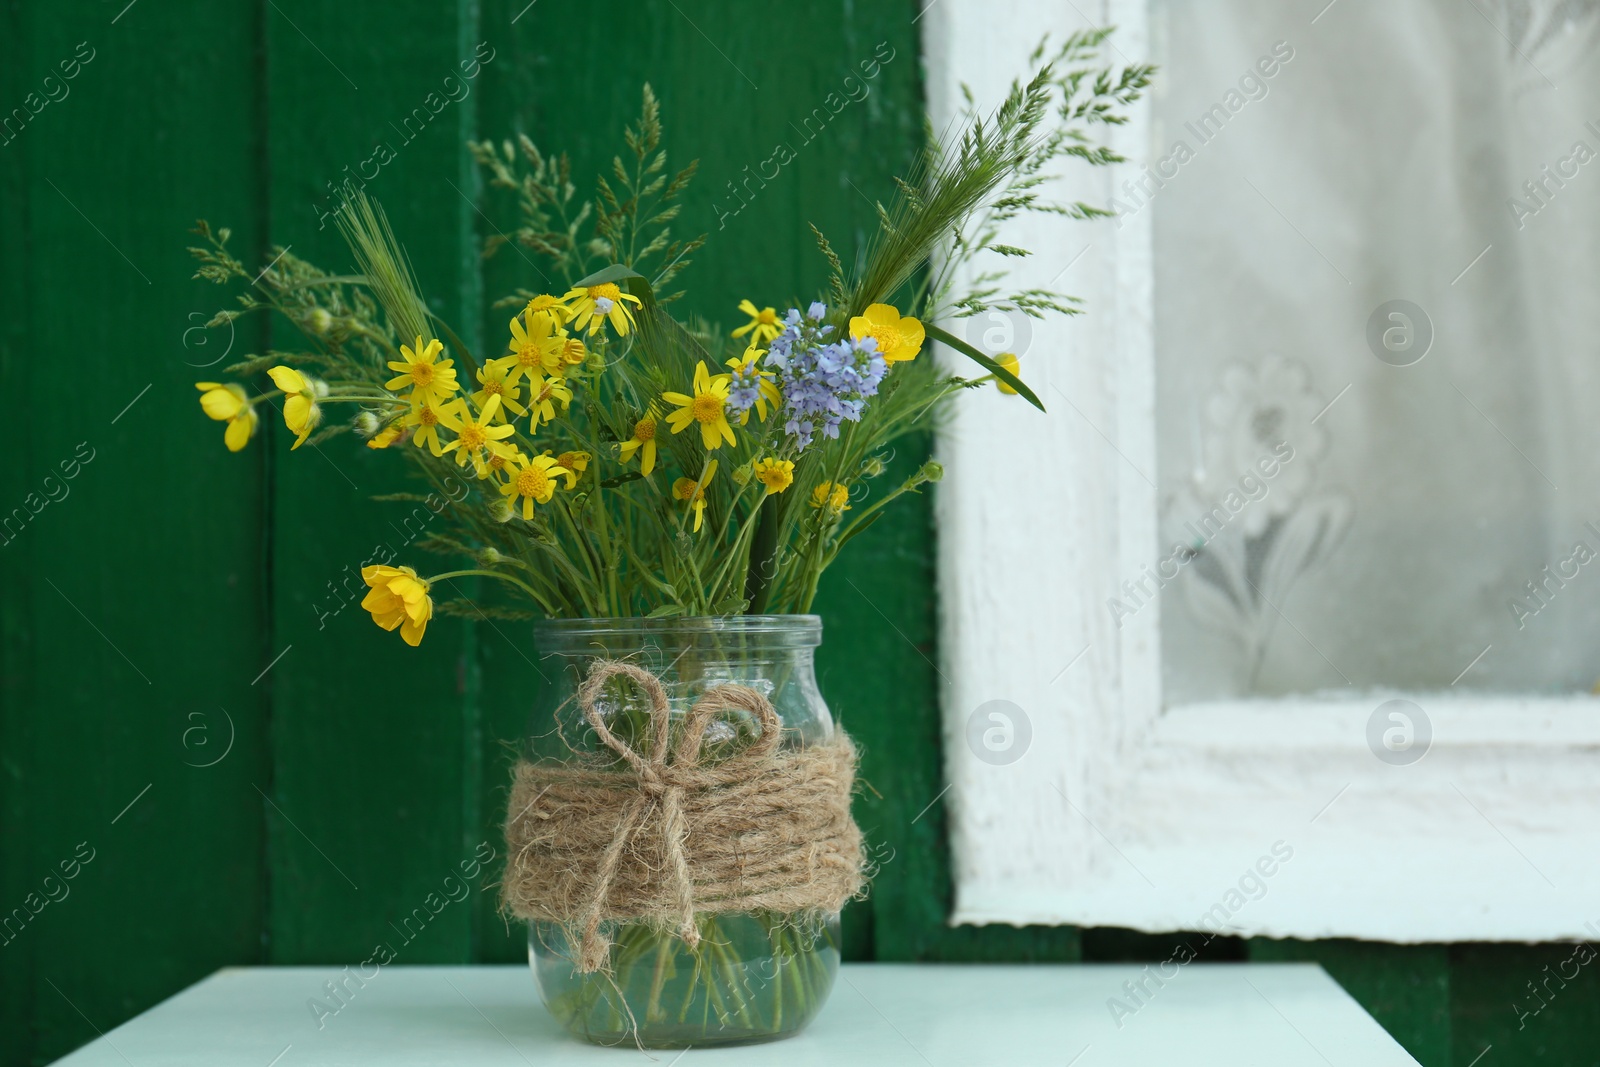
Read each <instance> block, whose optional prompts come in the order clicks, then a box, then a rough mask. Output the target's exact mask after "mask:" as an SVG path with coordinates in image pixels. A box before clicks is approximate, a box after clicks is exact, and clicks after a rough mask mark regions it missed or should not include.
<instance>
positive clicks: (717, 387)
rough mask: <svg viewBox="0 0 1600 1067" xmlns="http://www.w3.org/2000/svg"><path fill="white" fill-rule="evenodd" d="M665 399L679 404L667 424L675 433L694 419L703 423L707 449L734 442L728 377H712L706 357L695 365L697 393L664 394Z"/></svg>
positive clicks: (703, 439)
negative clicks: (730, 423) (729, 407)
mask: <svg viewBox="0 0 1600 1067" xmlns="http://www.w3.org/2000/svg"><path fill="white" fill-rule="evenodd" d="M661 399H663V400H665V401H666V402H667V403H669V404H675V405H677V408H678V410H677V411H673V412H670V413H669V414H668V415H667V425H668V426H671V427H672V432H673V433H680V432H682V431H683V430H684V429H686V428H687V427H688V425H689V424H690V423H692V422H698V423H699V424H700V440H701V441H702V442H704V443H705V446H706V448H707V449H715V448H721V447H722V444H723V442H724V441H726V442H727V443H728V444H730V445H731V444H733V443H734V442H733V427H732V426H730V425H729V424H728V415H727V410H726V409H727V405H728V376H727V375H726V374H719V375H717V376H716V377H714V378H713V377H712V376H711V374H710V372H709V371H707V370H706V362H705V360H701V361H700V362H699V363H697V364H695V368H694V395H693V396H687V395H685V394H683V393H662V394H661Z"/></svg>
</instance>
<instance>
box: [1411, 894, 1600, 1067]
mask: <svg viewBox="0 0 1600 1067" xmlns="http://www.w3.org/2000/svg"><path fill="white" fill-rule="evenodd" d="M1597 925H1600V923H1597ZM1441 951H1446V952H1448V953H1449V957H1450V1018H1451V1025H1452V1031H1453V1035H1454V1036H1453V1040H1454V1051H1455V1060H1454V1063H1455V1067H1468V1065H1469V1064H1470V1063H1472V1061H1473V1060H1474V1059H1475V1058H1476V1057H1478V1056H1479V1055H1481V1054H1483V1050H1484V1049H1486V1048H1490V1047H1491V1046H1492V1049H1490V1051H1489V1052H1488V1054H1487V1055H1483V1058H1482V1060H1480V1061H1478V1067H1489V1065H1491V1064H1496V1063H1501V1064H1507V1063H1514V1064H1537V1065H1538V1067H1596V1065H1600V960H1597V959H1596V952H1597V950H1596V948H1595V946H1594V945H1592V944H1583V945H1568V944H1555V945H1500V944H1460V945H1452V946H1449V947H1448V948H1447V949H1441Z"/></svg>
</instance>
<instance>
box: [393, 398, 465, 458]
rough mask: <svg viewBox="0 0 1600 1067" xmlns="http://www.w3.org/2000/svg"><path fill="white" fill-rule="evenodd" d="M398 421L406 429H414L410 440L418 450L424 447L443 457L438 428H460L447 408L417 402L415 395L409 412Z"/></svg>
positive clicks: (423, 401) (429, 402)
mask: <svg viewBox="0 0 1600 1067" xmlns="http://www.w3.org/2000/svg"><path fill="white" fill-rule="evenodd" d="M400 421H401V423H402V424H403V425H405V426H407V427H415V428H416V431H417V432H416V433H415V434H414V435H413V436H412V438H411V439H412V441H413V442H415V443H416V446H417V447H418V448H421V447H423V446H424V445H426V446H427V447H428V450H429V451H430V452H432V453H433V454H434V455H436V456H442V455H444V443H443V442H441V441H440V440H439V427H440V426H445V427H448V428H449V429H452V430H459V429H460V428H461V422H460V420H459V419H457V418H456V416H455V412H454V411H452V410H451V409H450V408H449V407H447V406H445V407H442V406H440V405H439V404H436V403H434V402H433V401H431V400H422V401H418V400H416V399H415V394H413V399H412V403H411V411H410V412H409V413H408V414H407V415H406V417H405V418H403V419H401V420H400Z"/></svg>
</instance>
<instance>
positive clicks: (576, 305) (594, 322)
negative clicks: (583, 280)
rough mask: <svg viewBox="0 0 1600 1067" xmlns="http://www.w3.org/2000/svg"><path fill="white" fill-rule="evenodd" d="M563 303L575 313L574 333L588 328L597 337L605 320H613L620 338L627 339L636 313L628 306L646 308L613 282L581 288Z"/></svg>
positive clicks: (573, 317) (637, 299) (636, 298)
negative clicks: (634, 305) (596, 333)
mask: <svg viewBox="0 0 1600 1067" xmlns="http://www.w3.org/2000/svg"><path fill="white" fill-rule="evenodd" d="M562 299H563V300H567V301H569V303H568V305H567V307H568V309H569V310H570V311H571V313H572V326H573V329H576V330H581V329H583V328H584V327H585V326H587V327H588V329H589V332H590V333H594V332H595V331H596V330H598V329H600V323H601V322H602V321H603V320H610V322H611V328H612V329H614V330H616V331H617V336H618V337H626V336H628V331H629V330H631V329H633V313H632V312H631V311H629V310H628V304H630V303H632V304H636V305H638V306H640V307H643V306H644V304H643V302H642V301H641V300H640V299H639V298H638V297H636V296H634V295H633V294H632V293H625V292H623V291H622V289H621V288H619V287H618V286H617V285H615V284H614V283H612V282H601V283H600V284H599V285H590V286H587V287H585V286H579V287H577V288H575V289H573V290H572V291H571V292H569V293H568V294H567V295H566V296H565V297H563V298H562Z"/></svg>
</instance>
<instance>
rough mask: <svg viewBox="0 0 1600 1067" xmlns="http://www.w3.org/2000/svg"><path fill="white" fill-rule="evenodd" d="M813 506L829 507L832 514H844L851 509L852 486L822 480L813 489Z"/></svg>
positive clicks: (829, 512)
mask: <svg viewBox="0 0 1600 1067" xmlns="http://www.w3.org/2000/svg"><path fill="white" fill-rule="evenodd" d="M811 506H812V507H814V508H827V509H828V514H830V515H842V514H844V513H845V512H847V511H849V510H850V487H849V486H848V485H842V484H841V485H835V484H834V483H832V482H820V483H818V485H817V487H816V488H815V489H813V490H811Z"/></svg>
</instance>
